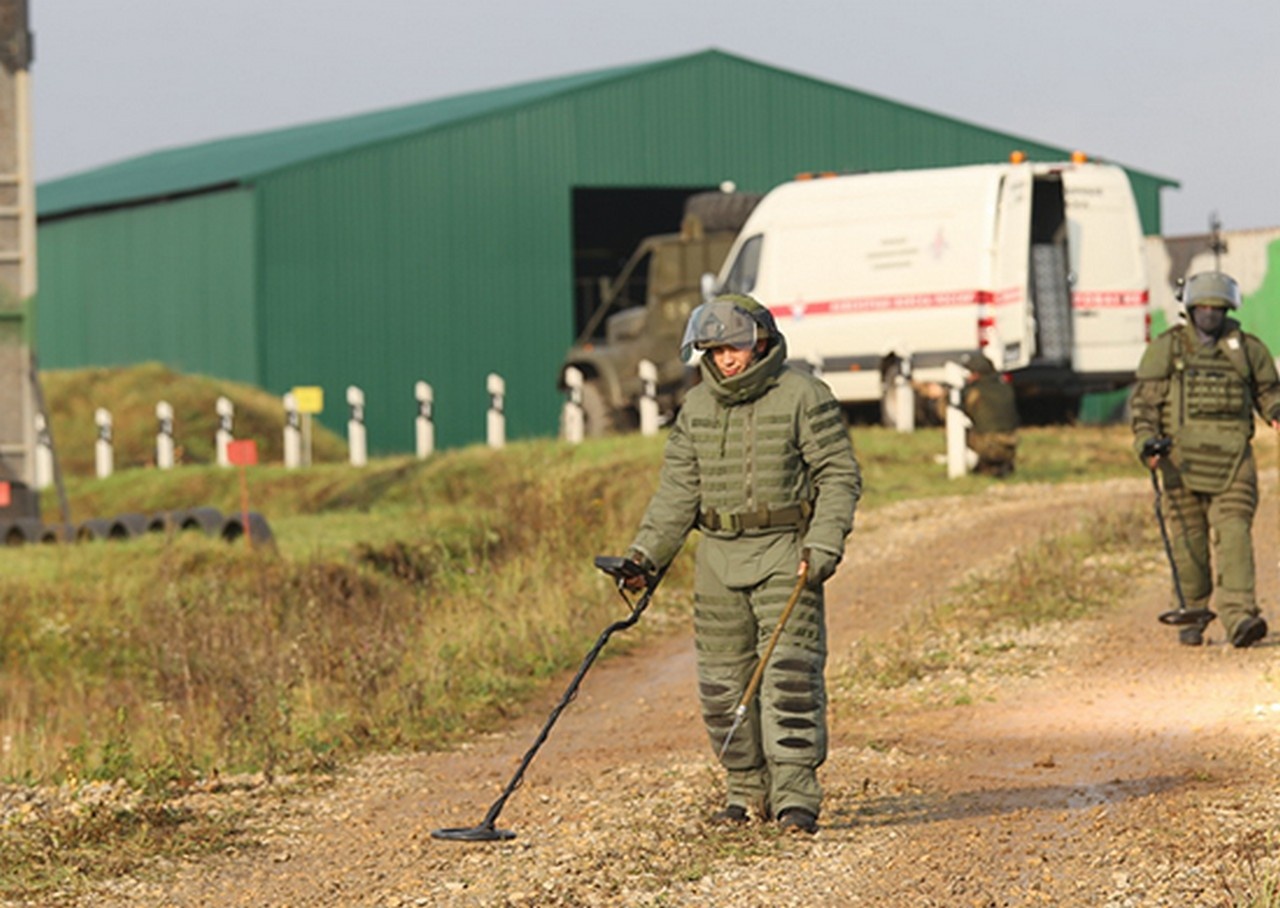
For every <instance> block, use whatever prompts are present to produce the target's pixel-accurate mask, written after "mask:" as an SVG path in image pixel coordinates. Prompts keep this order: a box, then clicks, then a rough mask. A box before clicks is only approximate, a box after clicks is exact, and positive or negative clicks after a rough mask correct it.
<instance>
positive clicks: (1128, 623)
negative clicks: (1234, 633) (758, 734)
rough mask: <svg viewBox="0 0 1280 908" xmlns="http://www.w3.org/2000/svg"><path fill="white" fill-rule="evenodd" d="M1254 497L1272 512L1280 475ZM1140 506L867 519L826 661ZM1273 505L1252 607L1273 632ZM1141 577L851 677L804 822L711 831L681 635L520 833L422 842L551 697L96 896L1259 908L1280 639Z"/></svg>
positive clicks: (598, 704)
mask: <svg viewBox="0 0 1280 908" xmlns="http://www.w3.org/2000/svg"><path fill="white" fill-rule="evenodd" d="M1264 494H1265V497H1264V505H1266V504H1267V503H1268V502H1270V501H1271V500H1272V498H1271V496H1272V495H1273V494H1274V489H1271V488H1268V489H1266V490H1264ZM1139 505H1140V506H1144V507H1147V508H1149V507H1150V487H1149V485H1147V484H1146V483H1145V482H1144V481H1143V480H1142V479H1141V478H1139V479H1134V480H1131V481H1129V480H1126V481H1113V482H1108V483H1105V484H1101V485H1098V484H1094V485H1080V486H1071V485H1068V486H1027V485H1013V486H1007V487H996V488H993V489H992V490H991V491H989V492H987V493H985V494H982V495H977V496H969V497H962V498H960V497H958V498H954V499H946V500H943V501H931V502H908V503H903V504H901V505H895V506H892V507H888V508H885V509H882V510H879V511H876V512H873V513H871V514H869V515H867V516H865V517H860V519H859V524H858V528H857V529H856V531H855V534H854V536H853V537H852V539H851V547H850V554H849V556H848V557H847V558H846V561H845V563H844V565H843V566H842V568H841V571H840V573H839V574H838V575H837V576H836V577H835V578H834V579H833V580H832V581H831V583H830V585H829V626H830V630H831V639H832V659H831V665H830V671H831V674H832V675H833V676H835V675H837V674H839V673H840V672H841V671H842V669H843V668H844V667H845V666H847V665H848V664H849V660H851V659H852V658H853V657H854V655H855V654H856V652H857V650H858V647H862V646H867V645H869V644H871V643H876V642H883V641H887V640H891V639H892V637H893V635H894V634H898V633H902V632H903V630H902V629H903V627H904V626H905V622H907V621H908V620H909V618H910V616H911V615H912V613H913V612H914V611H916V610H920V609H924V608H927V607H928V606H929V605H930V604H931V603H934V602H938V601H940V600H941V599H943V598H944V597H945V596H946V595H947V592H948V590H950V589H951V588H952V587H953V586H954V584H956V583H957V582H959V581H961V580H963V579H965V578H968V577H972V576H974V575H975V572H980V571H982V570H983V569H984V568H987V567H989V566H990V565H991V564H992V563H993V562H995V561H999V559H1002V558H1007V557H1010V555H1011V553H1012V552H1014V551H1015V550H1017V549H1018V548H1019V547H1023V546H1026V545H1028V544H1030V543H1032V542H1034V541H1035V540H1037V539H1039V538H1040V537H1042V536H1043V535H1045V534H1046V533H1051V532H1054V531H1055V530H1056V529H1060V528H1061V527H1063V526H1066V525H1071V524H1074V523H1076V522H1078V521H1080V520H1082V519H1083V518H1084V517H1085V516H1087V515H1089V514H1097V513H1103V512H1105V511H1107V510H1108V509H1113V508H1132V507H1135V506H1139ZM1268 510H1270V511H1274V510H1275V509H1274V507H1272V508H1270V509H1268V508H1266V507H1264V508H1263V511H1262V512H1260V514H1259V527H1258V540H1257V547H1258V552H1259V558H1258V564H1259V577H1260V598H1261V601H1262V604H1263V607H1264V609H1265V610H1266V611H1267V612H1268V613H1269V614H1271V615H1272V616H1273V617H1275V618H1276V619H1277V620H1276V621H1273V624H1280V609H1276V607H1275V603H1276V600H1277V568H1276V564H1275V561H1276V552H1277V546H1276V541H1277V528H1276V520H1275V515H1274V514H1273V513H1267V511H1268ZM1144 566H1145V567H1147V568H1149V569H1148V570H1145V572H1144V574H1143V576H1142V578H1141V579H1140V580H1139V581H1138V584H1137V586H1136V588H1135V589H1134V590H1133V591H1132V593H1131V594H1130V595H1129V596H1127V597H1126V600H1125V601H1124V602H1119V603H1116V604H1115V607H1114V608H1112V609H1109V610H1107V611H1106V613H1105V614H1103V615H1101V616H1099V617H1096V618H1091V619H1087V620H1084V621H1078V622H1075V623H1073V624H1069V625H1065V626H1059V625H1048V626H1040V627H1037V628H1035V629H1032V630H1029V631H1026V632H1023V633H1021V634H1020V635H1018V636H1017V637H1016V639H1012V640H1010V641H1009V647H1008V650H1009V655H1008V656H1007V659H1006V658H1005V657H1000V658H996V659H993V660H992V666H991V667H989V668H988V669H985V670H983V671H980V672H978V673H977V674H976V675H973V676H971V677H969V678H968V679H967V681H966V686H965V687H964V695H963V696H957V697H955V698H953V699H950V700H948V699H946V697H945V696H939V685H945V684H946V683H948V682H947V679H946V678H942V679H934V680H933V681H931V682H930V683H931V684H932V688H931V689H929V690H922V689H918V688H913V687H911V686H908V687H906V688H903V689H899V690H895V691H892V692H886V693H885V694H884V695H883V696H882V697H881V696H880V695H879V694H877V696H874V697H868V696H865V695H864V696H857V697H854V696H843V697H842V696H841V694H840V692H839V691H837V692H836V693H835V695H834V697H833V704H832V731H833V734H832V750H831V758H830V760H829V762H828V763H827V765H826V766H825V767H824V768H823V771H822V781H823V784H824V786H825V787H826V789H827V803H826V808H825V812H824V814H823V817H822V821H821V829H820V831H819V833H818V834H817V835H816V836H813V837H804V836H795V835H790V836H788V835H781V834H779V833H778V831H777V829H776V827H773V826H771V825H759V824H753V825H750V826H748V827H746V828H744V829H735V830H728V831H726V830H722V829H719V828H714V827H710V826H708V825H707V824H706V823H705V822H704V819H703V818H704V817H705V816H706V815H707V814H708V813H709V812H710V811H711V810H713V809H715V807H716V806H718V803H719V801H718V799H719V795H720V777H719V773H718V771H717V769H716V767H715V765H714V761H713V759H712V755H711V753H710V750H709V747H708V745H707V743H706V741H705V739H704V737H703V733H702V730H701V725H700V722H699V719H698V716H697V712H696V709H695V702H694V692H693V680H692V679H693V658H692V643H691V640H690V638H689V636H688V635H687V634H683V633H682V634H679V635H677V636H675V637H672V638H668V639H663V640H660V641H657V642H655V643H653V644H652V645H646V646H645V647H643V648H642V649H641V650H638V651H635V652H631V653H628V654H626V655H621V656H616V657H613V658H606V659H604V660H602V661H601V662H599V663H598V664H597V665H596V666H595V667H594V668H593V669H592V672H591V674H590V675H588V677H587V679H586V681H585V683H584V685H583V688H582V692H581V695H580V696H579V698H578V700H576V701H575V702H574V703H573V705H572V706H571V707H570V708H569V709H568V710H567V711H566V712H565V713H564V715H563V716H562V717H561V719H560V720H559V722H558V723H557V725H556V726H555V728H554V729H553V732H552V735H551V738H550V739H549V740H548V742H547V744H546V746H544V747H543V749H542V750H541V751H540V753H539V754H538V757H537V759H536V760H535V761H534V763H533V765H532V767H531V768H530V771H529V773H528V775H527V778H526V781H525V784H524V786H523V787H522V788H521V789H520V790H518V791H517V792H516V793H515V795H514V796H513V797H512V798H511V800H510V801H509V802H508V804H507V805H506V807H505V809H504V811H503V813H502V815H501V817H500V821H499V826H502V827H506V828H510V829H511V830H513V831H514V832H515V833H516V838H514V839H513V840H511V841H509V842H501V843H486V844H471V843H456V842H442V841H438V840H435V839H433V838H432V837H431V835H430V833H431V831H432V830H433V829H436V828H439V827H448V826H470V825H473V824H475V823H478V822H479V821H480V820H481V819H482V818H483V817H484V815H485V811H486V810H487V808H488V807H489V805H490V803H491V802H492V801H493V799H494V798H495V797H496V796H497V794H498V793H499V792H500V791H501V789H502V787H503V785H504V784H505V783H506V781H507V779H509V778H510V776H511V774H512V772H513V771H514V769H515V766H516V764H517V762H518V760H519V758H520V757H521V755H522V754H523V753H524V751H525V749H526V748H527V746H528V745H529V744H530V743H531V742H532V740H533V738H534V736H535V735H536V733H537V730H538V729H539V728H540V727H541V726H542V724H543V721H544V720H545V718H546V716H547V710H548V709H549V707H550V705H551V704H552V703H554V701H555V699H556V698H558V696H559V693H560V691H561V690H562V689H563V688H562V687H560V686H557V687H556V689H555V690H553V691H551V692H550V693H549V694H548V695H547V697H546V698H545V699H544V700H542V701H540V702H538V703H535V704H533V705H532V707H531V709H530V710H529V711H528V713H527V714H526V715H525V716H524V717H523V718H521V719H520V720H518V721H516V722H513V723H512V725H511V726H510V728H508V729H506V730H504V731H503V732H502V733H500V734H497V735H493V736H489V737H485V738H482V739H478V740H475V741H472V742H470V743H468V744H467V745H466V746H465V747H462V748H459V749H458V750H456V751H453V752H449V753H437V754H422V755H408V756H394V757H377V758H371V759H368V760H365V761H363V762H361V763H359V764H358V765H356V766H353V767H351V768H350V770H349V771H348V772H346V773H344V774H343V775H342V776H341V777H340V778H339V779H338V780H337V781H336V782H335V783H334V784H333V785H331V786H328V787H326V788H324V789H323V790H320V791H316V792H312V793H309V794H306V795H301V796H293V797H279V796H277V795H276V794H275V793H274V792H273V791H272V790H271V788H270V787H265V786H264V787H260V788H258V789H254V790H251V791H248V792H243V793H241V795H239V797H240V798H241V799H242V801H243V802H244V803H249V804H252V805H254V809H253V820H252V823H251V828H250V838H251V839H252V841H253V845H252V846H250V847H246V848H244V849H242V850H240V851H238V852H236V853H230V854H223V855H219V856H217V857H214V858H209V859H204V860H201V861H199V862H192V863H190V864H184V865H180V866H159V865H158V866H156V867H155V868H152V870H151V871H150V872H148V873H147V874H145V875H142V876H139V877H137V878H131V879H125V880H116V881H112V882H111V883H109V884H107V885H104V886H103V887H101V888H99V889H98V890H97V891H95V892H94V893H92V894H91V895H89V896H86V897H85V898H84V899H83V900H82V901H81V904H84V905H95V906H125V905H128V906H175V908H176V906H220V908H221V906H239V905H243V906H282V908H283V906H290V908H302V906H339V905H341V906H388V908H391V906H410V905H431V906H508V905H510V906H547V905H551V906H597V905H599V906H694V905H735V906H787V905H797V906H806V908H812V906H818V905H868V906H908V905H909V906H1022V905H1053V906H1090V908H1098V906H1116V908H1118V906H1166V905H1167V906H1193V905H1194V906H1213V905H1224V906H1225V905H1246V904H1254V903H1252V902H1249V901H1247V898H1248V897H1250V895H1251V894H1256V893H1258V892H1260V891H1262V890H1263V889H1264V887H1266V886H1268V885H1271V886H1274V885H1275V881H1276V880H1280V869H1278V868H1277V864H1276V861H1275V854H1276V836H1277V834H1276V833H1275V832H1274V830H1276V829H1277V828H1280V826H1278V821H1280V797H1278V796H1277V793H1276V785H1275V778H1276V771H1277V763H1278V757H1277V749H1276V742H1277V731H1278V729H1280V691H1278V690H1277V682H1278V681H1280V676H1278V675H1277V665H1278V664H1280V663H1278V661H1277V659H1278V652H1280V649H1278V648H1277V646H1275V645H1273V644H1272V640H1271V639H1270V638H1268V639H1267V640H1265V641H1263V643H1262V644H1261V645H1259V646H1257V647H1255V648H1252V649H1249V650H1234V649H1232V648H1231V647H1229V646H1226V645H1224V644H1223V642H1222V639H1221V631H1220V630H1218V629H1216V628H1215V629H1214V630H1215V631H1216V635H1212V634H1211V636H1212V637H1213V639H1212V640H1211V642H1210V644H1209V645H1207V646H1205V647H1203V648H1200V649H1191V648H1186V647H1180V646H1178V644H1177V643H1176V639H1175V637H1176V635H1175V633H1174V632H1173V631H1171V630H1170V629H1168V628H1164V627H1162V626H1161V625H1159V624H1157V623H1156V621H1155V620H1154V616H1155V615H1156V614H1157V613H1158V612H1159V611H1161V610H1162V609H1163V608H1165V607H1166V598H1167V590H1166V587H1167V569H1166V568H1165V566H1164V563H1163V559H1162V552H1160V551H1159V550H1158V549H1157V550H1156V551H1154V552H1153V553H1152V557H1151V559H1150V562H1149V565H1144ZM565 680H566V682H567V680H568V679H567V678H566V679H565ZM227 797H231V796H227ZM1257 904H1280V903H1277V902H1266V903H1261V902H1260V903H1257Z"/></svg>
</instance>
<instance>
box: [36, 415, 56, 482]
mask: <svg viewBox="0 0 1280 908" xmlns="http://www.w3.org/2000/svg"><path fill="white" fill-rule="evenodd" d="M35 430H36V464H35V487H36V488H37V489H47V488H49V486H51V485H53V435H52V433H50V431H49V424H48V423H47V422H46V421H45V418H44V414H43V413H37V414H36V418H35Z"/></svg>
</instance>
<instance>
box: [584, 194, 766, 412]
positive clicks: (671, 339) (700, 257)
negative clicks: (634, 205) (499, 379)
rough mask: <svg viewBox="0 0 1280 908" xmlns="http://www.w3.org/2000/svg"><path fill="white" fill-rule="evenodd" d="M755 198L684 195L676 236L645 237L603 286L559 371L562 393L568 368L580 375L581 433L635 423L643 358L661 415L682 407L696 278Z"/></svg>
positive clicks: (724, 248) (719, 254) (724, 246)
mask: <svg viewBox="0 0 1280 908" xmlns="http://www.w3.org/2000/svg"><path fill="white" fill-rule="evenodd" d="M760 198H761V196H760V195H759V194H754V193H744V192H735V191H726V192H703V193H697V194H695V195H691V196H689V198H688V199H686V200H685V205H684V216H683V219H682V220H681V223H680V232H679V233H666V234H659V235H657V236H649V237H645V238H644V239H643V240H641V241H640V244H639V245H638V246H637V247H636V250H635V252H633V253H632V255H631V257H630V258H629V259H628V260H627V263H626V264H625V265H624V266H623V268H622V270H621V271H620V272H619V273H618V274H617V276H616V277H614V278H613V279H612V280H609V281H608V282H607V283H606V284H605V286H604V287H603V288H602V292H601V302H600V305H599V306H598V307H597V308H596V310H595V311H594V312H593V313H592V314H591V317H590V318H589V319H588V321H587V323H586V325H585V327H584V328H583V330H582V333H581V334H580V335H579V337H578V339H577V340H576V341H575V342H574V344H573V346H572V347H571V348H570V350H569V352H568V353H567V354H566V355H565V358H564V363H563V365H562V366H561V368H560V379H559V387H560V388H561V390H562V391H563V390H565V388H566V383H565V372H566V370H567V369H569V368H570V367H573V368H576V369H578V370H579V371H580V372H581V373H582V376H583V379H584V383H583V387H582V409H583V415H584V418H585V423H586V434H587V435H589V436H600V435H605V434H609V433H612V432H623V431H628V430H631V429H634V428H635V427H636V426H638V425H639V401H640V397H641V394H642V392H643V387H642V384H641V380H640V373H639V367H640V362H641V361H642V360H646V359H647V360H649V361H650V362H652V363H653V364H654V366H655V367H656V369H657V382H656V390H657V400H658V409H659V413H660V414H661V415H662V417H663V418H664V419H666V418H670V417H671V416H672V415H673V414H674V412H675V410H676V409H677V408H678V407H679V406H680V402H681V401H682V400H683V397H684V391H685V389H686V388H687V387H688V385H689V382H690V371H689V370H688V369H687V368H686V366H685V364H684V363H682V362H681V361H680V353H679V348H680V338H681V336H682V335H683V332H684V326H685V322H686V321H687V320H688V317H689V313H690V312H691V311H692V310H693V308H694V307H695V306H697V305H698V304H699V303H701V302H702V287H701V284H702V277H703V275H705V274H714V273H715V272H717V271H719V270H720V266H721V264H723V262H724V260H725V256H726V255H727V254H728V252H729V247H730V246H732V245H733V240H734V238H735V237H736V236H737V234H738V230H739V229H740V228H741V227H742V225H743V223H744V222H745V221H746V219H747V216H748V215H749V214H750V213H751V211H752V209H753V208H755V205H756V203H757V202H759V201H760Z"/></svg>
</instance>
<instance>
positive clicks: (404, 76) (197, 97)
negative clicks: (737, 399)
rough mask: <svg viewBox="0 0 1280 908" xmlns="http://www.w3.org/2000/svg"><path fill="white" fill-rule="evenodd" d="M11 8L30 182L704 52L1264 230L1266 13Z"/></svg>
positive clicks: (1269, 171) (676, 3) (749, 7)
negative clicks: (1005, 135)
mask: <svg viewBox="0 0 1280 908" xmlns="http://www.w3.org/2000/svg"><path fill="white" fill-rule="evenodd" d="M29 2H30V15H31V27H32V31H33V32H34V34H35V48H36V59H35V62H34V63H33V65H32V70H31V72H32V86H33V90H32V94H33V118H34V129H35V169H36V178H37V180H40V181H43V180H47V179H50V178H53V177H58V176H65V175H67V174H69V173H75V172H78V171H81V170H87V169H90V168H93V167H97V166H99V165H101V164H106V163H111V162H113V161H118V160H121V159H123V158H128V157H132V156H135V155H138V154H143V153H146V152H150V151H155V150H157V149H161V148H168V147H173V146H179V145H186V144H191V143H195V142H201V141H204V140H208V139H215V138H223V137H227V136H231V135H238V134H243V133H247V132H257V131H260V130H267V129H274V128H276V127H281V126H288V125H293V124H297V123H302V122H310V121H315V120H323V119H329V118H333V117H341V116H346V115H349V114H355V113H362V112H366V111H370V110H376V109H380V108H386V107H394V106H399V105H402V104H410V103H415V102H418V101H424V100H429V99H433V98H438V97H444V96H448V95H453V94H460V93H463V92H469V91H474V90H478V89H485V88H494V87H498V86H503V85H511V84H515V83H519V82H525V81H530V80H534V79H541V78H546V77H549V76H557V75H564V74H567V73H573V72H581V71H584V70H591V69H598V68H603V67H607V66H616V65H619V64H626V63H636V62H644V61H649V60H657V59H661V58H664V57H671V56H677V55H681V54H686V53H693V52H696V51H701V50H705V49H707V48H711V47H715V48H719V49H721V50H724V51H728V52H730V53H734V54H738V55H740V56H744V57H747V58H749V59H752V60H755V61H757V62H760V63H765V64H768V65H770V66H776V67H779V68H782V69H787V70H792V71H795V72H798V73H802V74H804V75H808V76H813V77H816V78H819V79H823V80H825V81H829V82H833V83H836V84H838V85H842V86H845V87H848V88H854V89H858V90H860V91H865V92H869V93H872V94H876V95H880V96H883V97H886V98H889V99H892V100H894V101H898V102H901V103H905V104H910V105H914V106H917V107H922V108H925V109H927V110H931V111H934V112H937V113H941V114H945V115H948V116H953V117H957V118H959V119H961V120H965V121H968V122H972V123H976V124H979V125H982V126H987V127H991V128H994V129H997V130H1000V131H1003V132H1009V133H1013V134H1015V135H1019V136H1024V137H1028V138H1033V139H1037V140H1040V141H1043V142H1046V143H1049V144H1053V145H1059V146H1064V147H1068V148H1080V149H1082V150H1085V151H1087V152H1089V153H1091V154H1093V155H1096V156H1099V157H1104V158H1108V159H1111V160H1115V161H1119V162H1122V163H1124V164H1126V165H1128V166H1132V167H1135V168H1138V169H1140V170H1145V171H1147V172H1150V173H1154V174H1157V175H1160V176H1164V177H1169V178H1171V179H1174V180H1177V181H1178V182H1179V183H1181V184H1182V187H1181V189H1176V190H1166V191H1165V194H1164V202H1165V206H1164V211H1165V233H1166V234H1169V235H1178V234H1185V233H1197V232H1202V231H1203V230H1205V229H1206V227H1207V224H1208V222H1209V217H1210V214H1211V213H1212V212H1217V213H1218V215H1219V217H1220V218H1221V219H1222V222H1223V225H1224V226H1225V227H1226V228H1227V229H1232V230H1235V229H1246V228H1254V227H1276V226H1280V2H1276V0H1216V2H1214V3H1207V2H1204V0H1194V2H1193V0H1071V2H1066V3H1050V2H1045V0H1024V2H1011V0H895V2H884V0H876V2H869V0H786V2H783V0H775V2H766V0H736V2H729V0H629V2H617V0H343V2H339V0H212V2H211V0H114V2H108V0H29ZM743 138H744V140H745V141H749V140H750V137H749V136H744V137H743Z"/></svg>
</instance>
